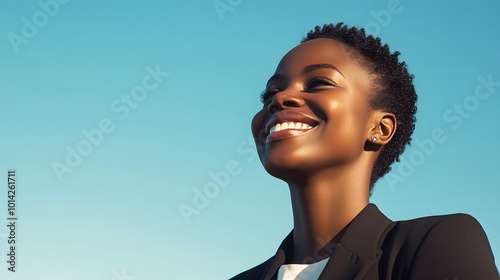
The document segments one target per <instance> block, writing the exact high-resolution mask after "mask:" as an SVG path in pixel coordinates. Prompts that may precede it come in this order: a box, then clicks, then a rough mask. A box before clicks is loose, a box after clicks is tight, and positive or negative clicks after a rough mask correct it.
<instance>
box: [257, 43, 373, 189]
mask: <svg viewBox="0 0 500 280" xmlns="http://www.w3.org/2000/svg"><path fill="white" fill-rule="evenodd" d="M347 48H348V47H346V46H344V45H342V44H341V43H340V42H338V41H336V40H332V39H327V38H324V39H323V38H322V39H314V40H311V41H307V42H305V43H302V44H300V45H298V46H297V47H295V48H294V49H292V50H291V51H290V52H288V53H287V54H286V55H285V57H283V59H282V60H281V62H280V63H279V65H278V68H277V69H276V72H275V74H274V75H273V76H272V77H271V78H270V79H269V81H268V83H267V86H266V91H267V94H266V95H267V96H266V99H265V102H264V106H263V108H262V110H260V111H259V112H258V113H257V114H256V115H255V117H254V118H253V120H252V133H253V136H254V139H255V142H256V145H257V150H258V154H259V157H260V160H261V162H262V164H263V165H264V168H265V169H266V170H267V171H268V172H269V173H270V174H271V175H273V176H275V177H278V178H281V179H284V180H285V181H286V180H288V179H293V178H294V176H304V175H307V174H311V173H313V172H319V171H322V170H327V169H329V168H332V167H335V166H338V165H346V164H349V163H353V162H354V161H356V159H358V158H359V156H360V154H361V153H363V148H364V145H365V143H366V141H367V140H368V138H369V137H370V136H371V134H370V129H371V128H372V126H373V125H371V124H370V123H369V119H370V115H371V113H372V110H371V108H370V105H369V90H370V84H371V81H372V80H373V75H371V74H370V73H369V72H368V71H367V70H365V69H364V68H363V67H364V66H363V64H362V63H361V62H360V61H359V60H358V59H357V58H356V57H354V56H352V55H351V54H350V52H349V51H348V49H347ZM290 122H293V123H294V124H293V125H291V124H290ZM297 123H298V124H297ZM276 124H279V125H278V126H276Z"/></svg>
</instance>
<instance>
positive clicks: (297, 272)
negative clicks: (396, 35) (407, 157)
mask: <svg viewBox="0 0 500 280" xmlns="http://www.w3.org/2000/svg"><path fill="white" fill-rule="evenodd" d="M398 55H399V53H398V52H396V53H391V52H390V50H389V47H388V46H387V45H382V44H381V43H380V39H379V38H373V37H372V36H366V34H365V32H364V30H363V29H357V28H348V27H347V26H345V25H344V24H342V23H339V24H337V25H325V26H323V27H322V28H320V27H319V26H318V27H316V28H315V30H313V31H311V32H309V34H307V37H306V38H305V39H304V40H303V41H302V43H301V44H299V45H298V46H297V47H295V48H294V49H292V50H291V51H290V52H288V53H287V54H286V55H285V56H284V57H283V59H282V60H281V62H280V63H279V65H278V67H277V69H276V72H275V74H274V75H273V76H272V77H271V78H270V79H269V81H268V83H267V87H266V90H265V91H264V92H263V94H262V96H261V98H262V102H263V103H264V106H263V108H262V110H261V111H260V112H258V113H257V114H256V115H255V117H254V119H253V120H252V133H253V136H254V139H255V142H256V145H257V149H258V153H259V157H260V160H261V162H262V164H263V165H264V167H265V169H266V171H267V172H268V173H269V174H271V175H272V176H275V177H277V178H280V179H282V180H284V181H286V182H287V183H288V186H289V189H290V194H291V199H292V207H293V217H294V228H293V230H292V231H291V232H290V234H289V235H288V236H287V237H286V238H285V239H284V241H283V242H282V244H281V245H280V247H279V249H278V251H277V253H276V255H274V256H272V257H271V258H270V259H268V260H267V261H265V262H263V263H262V264H260V265H258V266H256V267H254V268H252V269H249V270H247V271H245V272H243V273H241V274H239V275H237V276H235V277H234V278H233V279H440V280H444V279H450V280H451V279H457V280H465V279H474V280H476V279H499V275H498V271H497V268H496V266H495V263H494V257H493V254H492V251H491V248H490V246H489V243H488V240H487V237H486V235H485V233H484V231H483V229H482V228H481V226H480V224H479V223H478V222H477V221H476V220H475V219H474V218H473V217H471V216H469V215H465V214H455V215H446V216H433V217H424V218H419V219H415V220H409V221H398V222H393V221H391V220H389V219H388V218H387V217H385V216H384V215H383V214H382V213H381V212H380V211H379V210H378V208H377V207H376V206H375V205H373V204H370V203H369V197H370V194H371V190H372V188H373V186H374V184H375V182H376V181H377V180H378V179H379V178H380V177H382V176H383V175H384V174H386V173H387V172H389V171H390V165H391V164H392V163H393V162H394V161H397V160H399V156H400V155H401V153H402V152H403V151H404V149H405V146H406V145H407V144H409V143H410V141H411V134H412V133H413V130H414V127H415V113H416V101H417V95H416V93H415V89H414V86H413V76H412V75H410V74H409V73H408V71H407V67H406V64H405V63H404V62H399V61H398Z"/></svg>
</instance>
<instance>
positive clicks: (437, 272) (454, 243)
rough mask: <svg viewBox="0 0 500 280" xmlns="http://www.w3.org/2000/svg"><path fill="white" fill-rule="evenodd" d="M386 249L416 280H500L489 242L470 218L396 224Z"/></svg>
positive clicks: (448, 217) (444, 217)
mask: <svg viewBox="0 0 500 280" xmlns="http://www.w3.org/2000/svg"><path fill="white" fill-rule="evenodd" d="M386 239H387V240H386V242H385V245H386V246H390V247H391V248H390V249H389V251H392V253H397V254H398V255H399V256H404V259H405V260H404V261H401V260H399V263H404V267H405V270H406V272H405V273H408V274H409V275H411V278H415V279H455V278H458V279H499V278H498V271H497V269H496V266H495V262H494V257H493V253H492V251H491V247H490V244H489V242H488V238H487V237H486V234H485V232H484V230H483V228H482V227H481V225H480V223H479V222H478V221H477V220H476V219H475V218H474V217H472V216H470V215H468V214H452V215H442V216H431V217H422V218H418V219H413V220H407V221H398V222H395V226H394V227H393V229H392V230H391V232H390V233H389V234H388V236H387V238H386Z"/></svg>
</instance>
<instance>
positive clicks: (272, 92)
mask: <svg viewBox="0 0 500 280" xmlns="http://www.w3.org/2000/svg"><path fill="white" fill-rule="evenodd" d="M276 93H278V90H277V89H266V90H264V91H263V92H262V93H261V94H260V102H262V103H265V102H266V101H267V100H268V99H269V98H271V97H272V96H273V95H275V94H276Z"/></svg>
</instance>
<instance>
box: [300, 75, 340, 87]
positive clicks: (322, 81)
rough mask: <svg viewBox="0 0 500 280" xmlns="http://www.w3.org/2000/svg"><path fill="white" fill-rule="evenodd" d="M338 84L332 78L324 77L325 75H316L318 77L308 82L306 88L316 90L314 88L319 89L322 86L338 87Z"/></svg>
mask: <svg viewBox="0 0 500 280" xmlns="http://www.w3.org/2000/svg"><path fill="white" fill-rule="evenodd" d="M336 86H337V84H336V83H335V82H334V81H332V80H330V79H327V78H323V77H316V78H313V79H311V80H310V81H309V82H308V83H307V87H306V89H307V90H314V89H316V90H319V89H322V88H331V87H336Z"/></svg>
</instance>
